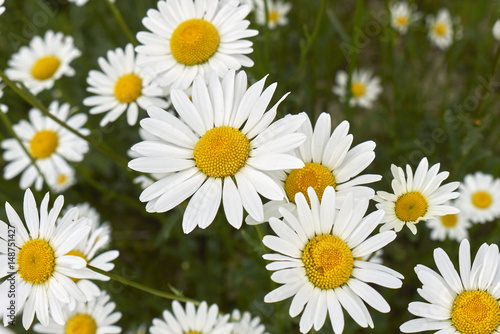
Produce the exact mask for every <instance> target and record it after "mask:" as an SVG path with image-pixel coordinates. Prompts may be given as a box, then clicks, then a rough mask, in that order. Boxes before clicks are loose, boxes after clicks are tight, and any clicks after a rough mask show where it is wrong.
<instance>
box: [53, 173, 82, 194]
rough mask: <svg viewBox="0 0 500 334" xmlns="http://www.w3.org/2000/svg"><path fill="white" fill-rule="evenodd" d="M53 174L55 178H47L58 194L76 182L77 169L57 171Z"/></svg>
mask: <svg viewBox="0 0 500 334" xmlns="http://www.w3.org/2000/svg"><path fill="white" fill-rule="evenodd" d="M53 176H54V179H52V180H47V182H48V183H49V187H50V189H52V191H54V192H55V193H56V194H60V193H63V192H65V191H66V190H67V189H69V188H70V187H71V186H73V185H75V183H76V178H75V171H74V170H73V169H68V170H66V171H63V172H57V173H55V174H54V175H53Z"/></svg>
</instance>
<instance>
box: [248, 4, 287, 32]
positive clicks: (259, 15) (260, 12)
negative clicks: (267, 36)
mask: <svg viewBox="0 0 500 334" xmlns="http://www.w3.org/2000/svg"><path fill="white" fill-rule="evenodd" d="M264 1H267V26H268V27H269V29H275V28H276V27H277V26H284V25H287V24H288V18H287V17H286V16H287V15H288V12H289V11H290V10H291V9H292V4H291V3H289V2H285V1H282V0H276V1H275V0H257V6H256V10H255V22H257V24H259V25H261V26H263V25H266V8H265V4H264Z"/></svg>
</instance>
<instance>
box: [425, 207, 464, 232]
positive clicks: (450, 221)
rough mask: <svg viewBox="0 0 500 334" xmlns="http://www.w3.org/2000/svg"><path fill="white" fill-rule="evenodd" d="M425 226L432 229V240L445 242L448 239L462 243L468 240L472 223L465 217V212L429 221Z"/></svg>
mask: <svg viewBox="0 0 500 334" xmlns="http://www.w3.org/2000/svg"><path fill="white" fill-rule="evenodd" d="M445 205H451V206H456V204H452V203H445ZM425 225H426V226H427V227H428V228H430V229H431V236H430V238H431V240H439V241H444V240H445V239H446V238H449V239H454V240H456V241H459V242H460V241H462V240H463V239H466V238H468V236H469V232H468V230H469V228H470V227H471V225H472V224H471V223H470V221H469V220H468V219H467V218H466V217H465V215H464V212H463V211H461V212H459V213H451V214H448V215H444V216H441V217H437V218H436V219H429V220H428V221H426V222H425Z"/></svg>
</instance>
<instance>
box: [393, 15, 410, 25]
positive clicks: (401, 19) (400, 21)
mask: <svg viewBox="0 0 500 334" xmlns="http://www.w3.org/2000/svg"><path fill="white" fill-rule="evenodd" d="M396 25H397V26H398V27H406V26H407V25H408V16H406V15H399V16H398V17H396Z"/></svg>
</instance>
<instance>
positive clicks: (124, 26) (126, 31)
mask: <svg viewBox="0 0 500 334" xmlns="http://www.w3.org/2000/svg"><path fill="white" fill-rule="evenodd" d="M106 2H107V3H108V5H109V8H110V9H111V11H112V12H113V16H114V17H115V20H116V22H117V23H118V25H119V26H120V28H121V29H122V31H123V33H124V34H125V35H126V36H127V39H128V40H129V41H130V43H132V44H133V45H134V46H137V44H138V43H137V40H136V39H135V37H134V35H133V34H132V32H131V31H130V29H129V27H128V26H127V23H126V22H125V20H124V19H123V16H122V14H121V13H120V11H119V10H118V7H116V5H115V4H114V3H113V2H111V0H108V1H106Z"/></svg>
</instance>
